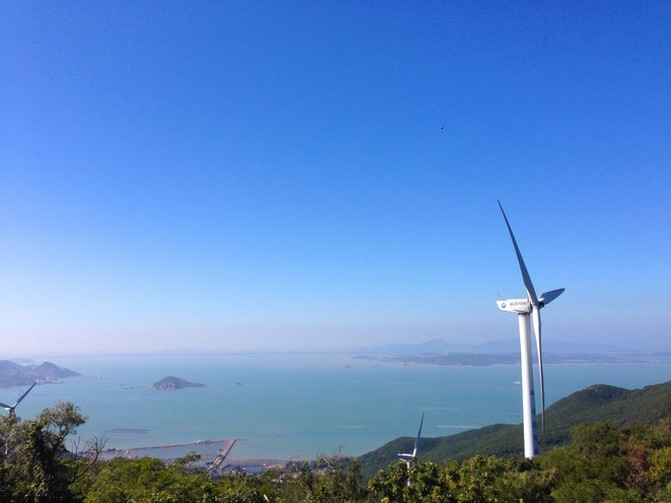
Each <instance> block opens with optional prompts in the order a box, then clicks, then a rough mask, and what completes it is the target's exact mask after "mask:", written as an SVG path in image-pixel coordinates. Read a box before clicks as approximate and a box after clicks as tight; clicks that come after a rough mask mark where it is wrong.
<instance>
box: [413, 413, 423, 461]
mask: <svg viewBox="0 0 671 503" xmlns="http://www.w3.org/2000/svg"><path fill="white" fill-rule="evenodd" d="M423 424H424V413H423V412H422V419H421V420H420V421H419V431H418V432H417V438H416V439H415V445H414V446H413V448H412V457H413V458H414V457H415V456H417V449H419V438H420V437H421V436H422V425H423Z"/></svg>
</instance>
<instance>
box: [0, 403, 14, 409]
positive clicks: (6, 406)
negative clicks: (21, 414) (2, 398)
mask: <svg viewBox="0 0 671 503" xmlns="http://www.w3.org/2000/svg"><path fill="white" fill-rule="evenodd" d="M0 407H2V408H3V409H7V410H11V409H13V407H12V406H11V405H7V404H6V403H2V402H0Z"/></svg>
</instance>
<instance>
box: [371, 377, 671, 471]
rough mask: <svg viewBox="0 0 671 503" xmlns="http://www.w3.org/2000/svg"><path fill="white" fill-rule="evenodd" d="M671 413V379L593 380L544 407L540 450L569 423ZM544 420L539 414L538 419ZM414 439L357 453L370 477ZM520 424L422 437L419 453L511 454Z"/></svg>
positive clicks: (629, 420) (433, 456)
mask: <svg viewBox="0 0 671 503" xmlns="http://www.w3.org/2000/svg"><path fill="white" fill-rule="evenodd" d="M662 418H671V381H669V382H666V383H662V384H656V385H652V386H646V387H645V388H643V389H640V390H627V389H624V388H617V387H614V386H607V385H603V384H600V385H594V386H590V387H589V388H587V389H584V390H582V391H578V392H576V393H573V394H572V395H570V396H568V397H566V398H563V399H562V400H559V401H557V402H556V403H554V404H553V405H552V406H551V407H549V408H548V409H547V411H546V415H545V428H544V429H543V430H540V428H539V441H540V448H541V452H547V451H548V450H549V448H551V447H552V446H555V445H562V444H565V443H567V442H568V441H569V440H570V431H571V428H573V427H574V426H578V425H583V424H591V423H594V422H598V421H603V422H607V423H609V424H611V425H613V426H615V427H618V428H622V427H626V426H631V425H635V424H655V423H656V422H658V421H659V420H660V419H662ZM539 425H540V418H539ZM413 441H414V439H412V438H409V437H402V438H397V439H395V440H392V441H391V442H389V443H387V444H385V445H384V446H382V447H380V448H379V449H376V450H374V451H372V452H369V453H367V454H364V455H363V456H361V457H360V458H359V463H360V465H361V469H362V472H363V473H364V475H365V476H372V475H373V474H375V473H376V472H377V470H379V469H381V468H384V467H385V466H387V465H388V464H390V463H392V462H394V461H396V459H397V457H396V455H397V454H398V453H399V452H407V449H408V447H409V446H412V443H413ZM522 445H523V432H522V425H521V424H515V425H508V424H496V425H491V426H486V427H484V428H479V429H476V430H470V431H466V432H463V433H458V434H456V435H450V436H447V437H436V438H423V439H422V440H421V443H420V454H419V457H420V459H422V460H423V461H433V462H437V463H440V462H443V461H446V460H449V459H456V460H460V461H461V460H465V459H468V458H470V457H473V456H475V455H477V454H488V455H494V456H513V455H521V454H522Z"/></svg>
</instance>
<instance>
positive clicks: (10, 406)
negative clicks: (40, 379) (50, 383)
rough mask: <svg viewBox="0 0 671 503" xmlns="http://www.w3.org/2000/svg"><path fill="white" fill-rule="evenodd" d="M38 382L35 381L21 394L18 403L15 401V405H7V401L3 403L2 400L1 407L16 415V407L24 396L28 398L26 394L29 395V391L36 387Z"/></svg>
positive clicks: (11, 414)
mask: <svg viewBox="0 0 671 503" xmlns="http://www.w3.org/2000/svg"><path fill="white" fill-rule="evenodd" d="M36 384H37V382H34V383H33V385H32V386H31V387H30V388H28V389H27V390H26V392H25V393H24V394H23V395H21V396H20V397H19V399H18V400H17V401H16V403H15V404H14V405H7V404H6V403H2V402H0V407H2V408H3V409H5V410H6V411H7V412H8V414H9V415H10V416H13V415H14V411H15V409H16V406H17V405H19V404H20V403H21V400H23V399H24V398H26V395H27V394H28V393H30V390H32V389H33V388H34V387H35V385H36Z"/></svg>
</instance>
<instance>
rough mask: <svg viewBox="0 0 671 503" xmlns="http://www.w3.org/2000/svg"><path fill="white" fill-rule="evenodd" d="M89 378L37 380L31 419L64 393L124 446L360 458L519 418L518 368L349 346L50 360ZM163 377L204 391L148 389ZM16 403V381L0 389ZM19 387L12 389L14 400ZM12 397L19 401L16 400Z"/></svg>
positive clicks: (628, 381) (627, 383)
mask: <svg viewBox="0 0 671 503" xmlns="http://www.w3.org/2000/svg"><path fill="white" fill-rule="evenodd" d="M49 361H52V362H53V363H56V364H57V365H60V366H64V367H67V368H70V369H72V370H75V371H77V372H80V373H82V374H83V375H82V377H79V378H74V379H70V380H67V381H65V382H61V383H56V384H42V385H39V386H37V387H35V389H34V390H33V392H32V393H31V394H30V395H29V396H28V397H27V398H26V399H25V400H24V401H23V402H22V403H21V404H20V405H19V408H18V409H17V413H18V415H19V416H21V417H23V418H30V417H34V416H35V415H36V414H37V413H38V412H39V411H40V410H42V409H43V408H45V407H49V406H51V405H53V404H54V403H55V402H56V401H57V400H69V401H72V402H74V403H75V404H76V405H78V406H79V407H80V409H81V411H82V412H83V413H84V414H85V415H86V416H87V417H88V421H87V423H86V424H85V425H84V426H83V427H81V428H80V429H79V431H78V432H77V433H78V435H79V436H80V437H81V439H82V440H86V439H87V438H90V437H92V436H104V437H106V438H107V447H108V448H117V449H126V448H131V447H143V446H151V445H162V444H176V443H187V442H196V441H199V440H208V439H209V440H222V439H240V440H239V441H238V442H237V443H236V445H235V447H234V448H233V450H232V451H231V454H230V456H229V457H230V458H232V459H249V458H277V459H305V458H313V457H315V456H317V455H320V454H324V455H332V454H336V453H342V454H347V455H360V454H363V453H365V452H368V451H370V450H373V449H375V448H377V447H379V446H381V445H383V444H384V443H386V442H388V441H389V440H392V439H394V438H396V437H399V436H409V437H412V436H414V435H415V434H416V431H417V427H418V423H419V418H420V415H421V413H422V412H425V420H424V431H423V436H425V437H432V436H443V435H449V434H453V433H458V432H461V431H464V430H466V429H472V428H478V427H481V426H485V425H488V424H492V423H519V422H521V387H520V384H519V380H520V375H519V374H520V370H519V366H516V365H500V366H490V367H440V366H430V365H402V364H386V363H376V362H371V361H365V360H358V359H355V358H353V357H351V356H348V355H314V354H310V355H307V354H301V355H286V354H283V355H278V354H266V355H261V354H258V355H257V354H254V355H231V354H208V355H187V356H165V355H163V356H123V357H80V358H53V359H50V360H49ZM545 373H546V396H547V403H548V405H550V404H552V403H553V402H554V401H556V400H558V399H560V398H562V397H564V396H567V395H568V394H570V393H572V392H574V391H577V390H580V389H583V388H585V387H587V386H589V385H592V384H597V383H601V384H612V385H616V386H622V387H626V388H640V387H643V386H646V385H648V384H656V383H660V382H664V381H667V380H669V378H670V376H671V363H659V364H626V365H623V364H618V365H614V364H579V365H547V366H546V370H545ZM167 375H174V376H177V377H181V378H183V379H186V380H188V381H192V382H201V383H204V384H205V385H206V387H204V388H189V389H183V390H178V391H168V392H166V391H163V392H160V391H151V390H149V386H150V385H151V384H152V383H153V382H155V381H158V380H159V379H162V378H163V377H165V376H167ZM0 393H1V398H0V401H9V402H10V403H11V402H12V401H13V400H15V398H16V397H18V395H20V393H21V390H20V389H17V388H9V389H7V388H5V389H0ZM14 395H16V397H14ZM12 397H14V398H12Z"/></svg>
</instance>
